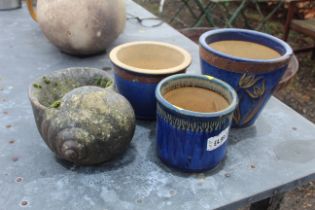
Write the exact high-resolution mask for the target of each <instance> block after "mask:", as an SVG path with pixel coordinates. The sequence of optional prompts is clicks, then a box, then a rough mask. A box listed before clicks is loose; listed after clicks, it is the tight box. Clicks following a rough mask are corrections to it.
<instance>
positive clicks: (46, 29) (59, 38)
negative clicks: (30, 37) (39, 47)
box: [27, 0, 126, 56]
mask: <svg viewBox="0 0 315 210" xmlns="http://www.w3.org/2000/svg"><path fill="white" fill-rule="evenodd" d="M27 6H28V9H29V12H30V14H31V16H32V17H33V19H34V20H35V21H37V22H38V24H39V26H40V28H41V30H42V32H43V33H44V34H45V36H46V37H47V38H48V40H49V41H50V42H52V43H53V44H54V45H55V46H57V47H58V48H59V49H60V50H61V51H63V52H66V53H69V54H72V55H78V56H86V55H92V54H97V53H100V52H103V51H105V50H106V48H107V47H108V46H109V45H110V44H111V43H112V42H113V41H114V40H115V39H116V38H117V37H118V36H119V34H121V33H122V32H123V30H124V27H125V21H126V14H125V1H124V0H37V3H36V9H34V8H33V0H27Z"/></svg>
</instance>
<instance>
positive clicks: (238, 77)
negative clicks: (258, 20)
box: [199, 29, 293, 128]
mask: <svg viewBox="0 0 315 210" xmlns="http://www.w3.org/2000/svg"><path fill="white" fill-rule="evenodd" d="M223 40H240V41H249V42H254V43H258V44H262V45H264V46H267V47H270V48H272V49H274V50H276V51H277V52H279V53H280V55H281V57H279V58H275V59H266V60H258V59H245V58H239V57H235V56H231V55H227V54H225V53H222V52H219V51H217V50H215V49H213V48H211V47H209V44H211V43H213V42H216V41H223ZM199 42H200V58H201V68H202V73H203V74H207V75H211V76H214V77H216V78H219V79H222V80H223V81H225V82H227V83H229V84H230V85H231V86H232V87H233V88H234V89H235V90H236V92H237V94H238V97H239V100H240V102H239V106H238V107H237V109H236V111H235V113H234V117H233V127H238V128H241V127H247V126H250V125H253V124H254V123H255V121H256V119H257V117H258V115H259V114H260V112H261V111H262V110H263V107H264V106H265V104H266V103H267V102H268V100H269V99H270V97H271V96H272V93H273V92H274V90H275V89H276V87H277V85H278V83H279V81H280V79H281V78H282V76H283V74H284V73H285V71H286V69H287V67H288V63H289V61H290V58H291V56H292V54H293V52H292V49H291V47H290V46H289V45H288V44H287V43H285V42H284V41H282V40H280V39H278V38H276V37H273V36H271V35H268V34H265V33H261V32H257V31H252V30H245V29H216V30H212V31H209V32H206V33H204V34H203V35H202V36H201V37H200V40H199ZM252 53H255V52H252Z"/></svg>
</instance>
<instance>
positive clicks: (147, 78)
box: [110, 41, 191, 120]
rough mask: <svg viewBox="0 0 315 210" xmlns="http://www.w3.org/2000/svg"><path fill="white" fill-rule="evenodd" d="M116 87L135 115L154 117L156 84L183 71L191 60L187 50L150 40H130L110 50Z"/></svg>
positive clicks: (143, 117) (144, 118) (142, 117)
mask: <svg viewBox="0 0 315 210" xmlns="http://www.w3.org/2000/svg"><path fill="white" fill-rule="evenodd" d="M110 59H111V62H112V63H113V65H114V70H115V81H116V85H117V89H118V91H119V92H120V93H121V94H122V95H123V96H125V97H126V98H127V99H128V100H129V102H130V103H131V105H132V107H133V109H134V110H135V113H136V117H137V118H138V119H142V120H154V119H155V117H156V100H155V89H156V86H157V84H158V83H159V82H160V81H161V80H162V79H164V78H165V77H168V76H170V75H173V74H178V73H184V72H185V71H186V69H187V68H188V66H190V64H191V56H190V54H189V53H188V52H187V51H186V50H184V49H182V48H180V47H177V46H174V45H171V44H167V43H162V42H153V41H139V42H130V43H126V44H123V45H120V46H118V47H116V48H114V49H113V50H112V51H111V53H110Z"/></svg>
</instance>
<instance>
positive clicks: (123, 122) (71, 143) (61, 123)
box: [29, 68, 135, 165]
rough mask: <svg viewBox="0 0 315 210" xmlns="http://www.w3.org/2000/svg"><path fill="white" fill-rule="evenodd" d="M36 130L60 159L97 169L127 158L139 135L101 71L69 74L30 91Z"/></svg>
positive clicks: (79, 70)
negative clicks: (122, 155)
mask: <svg viewBox="0 0 315 210" xmlns="http://www.w3.org/2000/svg"><path fill="white" fill-rule="evenodd" d="M29 98H30V101H31V104H32V108H33V113H34V116H35V121H36V125H37V128H38V130H39V132H40V134H41V136H42V138H43V139H44V141H45V143H46V144H47V145H48V147H49V148H50V149H51V150H52V151H53V152H55V153H56V154H57V156H58V157H59V158H62V159H65V160H67V161H70V162H73V163H75V164H79V165H94V164H99V163H102V162H104V161H107V160H110V159H113V158H115V157H116V156H117V155H119V154H121V153H123V152H124V151H125V150H126V149H127V147H128V145H129V143H130V141H131V139H132V137H133V135H134V130H135V115H134V111H133V109H132V107H131V105H130V104H129V102H128V101H127V100H126V99H125V98H124V97H123V96H121V95H119V94H118V93H116V92H115V91H114V84H113V81H112V80H111V79H110V77H109V76H108V74H107V73H106V72H104V71H102V70H98V69H92V68H69V69H64V70H60V71H56V72H54V73H52V74H49V75H47V76H44V77H41V78H39V79H38V80H36V81H35V82H34V83H32V84H31V86H30V87H29Z"/></svg>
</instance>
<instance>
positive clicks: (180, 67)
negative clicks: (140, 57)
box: [109, 41, 192, 75]
mask: <svg viewBox="0 0 315 210" xmlns="http://www.w3.org/2000/svg"><path fill="white" fill-rule="evenodd" d="M138 45H148V46H149V45H155V46H161V47H164V48H169V49H171V50H175V51H176V52H178V53H179V54H181V55H183V60H182V62H181V63H180V64H179V65H177V66H174V67H171V68H161V69H154V70H152V69H144V68H138V67H135V66H131V65H127V64H125V63H124V62H122V61H121V60H120V59H119V58H118V56H117V54H118V52H120V51H121V50H123V49H125V48H127V47H131V46H138ZM109 57H110V60H111V61H112V62H113V64H114V65H116V66H118V67H120V68H123V69H124V70H126V71H131V72H135V73H140V74H148V75H150V74H151V75H164V74H172V73H176V72H179V71H182V70H184V69H186V68H188V67H189V66H190V64H191V62H192V57H191V55H190V54H189V53H188V52H187V51H186V50H185V49H183V48H181V47H178V46H176V45H173V44H169V43H165V42H159V41H134V42H128V43H126V44H122V45H119V46H117V47H115V48H114V49H112V51H111V52H110V54H109Z"/></svg>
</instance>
